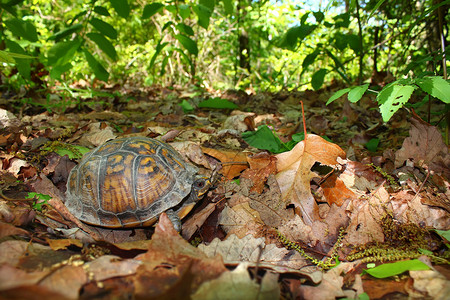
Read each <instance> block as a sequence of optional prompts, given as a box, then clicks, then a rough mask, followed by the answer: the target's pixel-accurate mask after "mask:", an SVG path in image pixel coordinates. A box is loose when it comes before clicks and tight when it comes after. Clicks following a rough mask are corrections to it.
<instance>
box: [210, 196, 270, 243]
mask: <svg viewBox="0 0 450 300" xmlns="http://www.w3.org/2000/svg"><path fill="white" fill-rule="evenodd" d="M219 225H221V226H222V228H223V229H224V230H225V232H226V233H227V234H232V233H234V234H236V235H237V236H239V237H244V236H246V235H247V234H253V235H255V236H260V235H261V233H262V231H263V227H264V222H263V221H262V220H261V217H260V216H259V213H258V212H257V211H256V210H254V209H253V208H251V207H250V205H249V203H248V201H247V202H244V203H241V204H237V205H235V206H233V207H230V206H228V205H225V208H224V209H223V210H222V212H221V214H220V217H219Z"/></svg>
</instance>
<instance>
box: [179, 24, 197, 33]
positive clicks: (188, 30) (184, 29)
mask: <svg viewBox="0 0 450 300" xmlns="http://www.w3.org/2000/svg"><path fill="white" fill-rule="evenodd" d="M175 28H177V29H178V30H179V31H180V32H181V33H184V34H187V35H194V30H193V29H192V27H191V26H189V25H186V24H184V23H179V24H177V25H175Z"/></svg>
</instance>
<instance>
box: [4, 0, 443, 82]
mask: <svg viewBox="0 0 450 300" xmlns="http://www.w3.org/2000/svg"><path fill="white" fill-rule="evenodd" d="M449 5H450V1H449V0H447V1H440V2H439V3H437V4H435V2H433V1H430V0H422V1H408V0H400V1H382V0H378V1H357V0H351V1H324V2H323V4H322V6H320V5H319V4H316V2H315V1H306V3H302V2H300V1H292V0H291V1H280V2H277V1H266V0H263V1H248V0H240V1H232V0H221V1H214V0H198V1H165V2H152V1H134V0H110V1H105V0H99V1H95V0H75V1H68V0H63V1H54V0H53V1H51V0H31V1H20V0H1V5H0V13H1V14H0V16H1V19H0V50H1V52H0V60H1V61H2V63H3V67H2V69H1V76H2V82H1V83H2V85H3V86H9V87H11V86H12V87H14V88H19V87H20V86H24V87H26V88H31V87H34V86H36V85H44V86H45V85H46V86H54V85H70V84H72V83H75V82H79V81H80V80H84V81H87V82H88V83H89V84H91V83H92V82H93V80H94V79H97V80H101V81H104V82H109V83H118V84H124V83H127V82H128V83H132V84H133V85H135V86H136V85H138V86H150V85H152V84H161V85H173V84H178V85H185V84H192V83H194V84H196V85H200V86H202V87H204V88H214V89H226V88H232V87H234V88H251V89H254V90H272V91H278V90H280V89H284V88H287V89H298V88H300V89H304V88H313V89H319V88H321V87H322V86H323V85H324V83H326V84H330V83H331V82H332V81H333V80H334V79H336V80H338V81H344V82H347V84H348V85H351V84H354V83H356V84H362V83H363V82H364V81H365V80H367V79H368V78H370V77H371V76H373V75H374V72H375V71H383V72H385V75H386V74H388V73H389V74H392V76H393V77H395V78H400V77H402V76H412V77H421V76H424V75H442V74H443V68H442V63H441V60H442V49H441V48H440V44H439V42H440V37H439V30H437V29H436V28H439V26H438V20H439V19H438V12H439V9H441V14H442V20H443V23H442V26H443V32H447V33H448V29H449V28H448V27H449V25H448V24H449V20H450V17H449V15H448V7H449ZM445 38H446V39H447V44H448V35H447V36H446V37H445ZM243 40H244V41H246V43H243V42H242V41H243ZM242 47H244V49H242ZM375 49H376V51H377V53H376V55H375ZM447 52H448V51H447ZM240 54H242V55H243V56H244V57H247V59H248V62H246V63H247V66H243V64H242V60H243V58H242V56H240ZM21 55H22V56H21ZM447 55H448V53H447ZM375 61H376V62H377V70H374V63H375ZM447 67H448V63H447Z"/></svg>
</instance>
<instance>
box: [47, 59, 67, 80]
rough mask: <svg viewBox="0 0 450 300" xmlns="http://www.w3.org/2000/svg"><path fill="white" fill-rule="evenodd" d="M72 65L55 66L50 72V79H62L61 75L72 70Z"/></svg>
mask: <svg viewBox="0 0 450 300" xmlns="http://www.w3.org/2000/svg"><path fill="white" fill-rule="evenodd" d="M72 67H73V66H72V64H71V63H67V64H65V65H56V66H53V67H52V68H51V70H50V77H51V78H52V79H58V80H59V79H61V75H62V74H64V73H65V72H67V71H69V70H70V69H72Z"/></svg>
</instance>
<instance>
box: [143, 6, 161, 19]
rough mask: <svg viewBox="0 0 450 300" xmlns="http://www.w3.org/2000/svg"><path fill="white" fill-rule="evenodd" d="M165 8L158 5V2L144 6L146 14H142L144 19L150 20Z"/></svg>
mask: <svg viewBox="0 0 450 300" xmlns="http://www.w3.org/2000/svg"><path fill="white" fill-rule="evenodd" d="M163 7H164V4H162V3H158V2H154V3H151V4H147V5H146V6H144V12H143V13H142V19H148V18H150V17H151V16H153V15H154V14H156V13H158V12H160V11H161V10H162V8H163Z"/></svg>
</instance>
